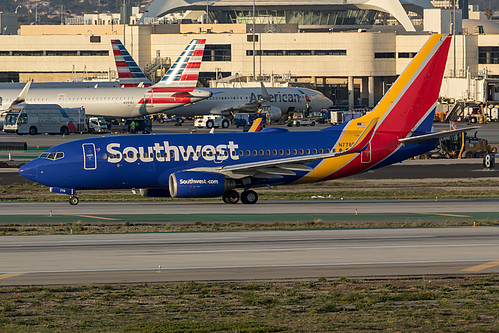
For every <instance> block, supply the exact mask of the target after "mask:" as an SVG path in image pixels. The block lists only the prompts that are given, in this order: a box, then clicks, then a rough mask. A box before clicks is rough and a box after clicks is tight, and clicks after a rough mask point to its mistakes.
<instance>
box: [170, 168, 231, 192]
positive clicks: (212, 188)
mask: <svg viewBox="0 0 499 333" xmlns="http://www.w3.org/2000/svg"><path fill="white" fill-rule="evenodd" d="M169 187H170V194H171V196H172V197H173V198H211V197H219V196H221V195H222V194H223V193H224V192H225V191H227V190H230V189H233V188H234V187H236V183H235V181H234V180H232V179H226V178H225V177H224V176H223V175H221V174H218V173H210V172H199V171H179V172H175V173H172V174H171V175H170V179H169Z"/></svg>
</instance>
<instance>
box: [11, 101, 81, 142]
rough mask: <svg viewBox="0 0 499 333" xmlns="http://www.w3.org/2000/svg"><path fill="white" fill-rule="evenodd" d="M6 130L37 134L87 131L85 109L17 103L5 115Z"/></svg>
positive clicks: (63, 133)
mask: <svg viewBox="0 0 499 333" xmlns="http://www.w3.org/2000/svg"><path fill="white" fill-rule="evenodd" d="M3 130H4V132H8V133H17V134H30V135H35V134H38V133H49V134H56V133H59V134H62V135H65V134H69V133H72V132H84V131H85V109H83V108H66V109H63V108H61V106H60V105H57V104H17V105H15V106H13V107H12V109H10V110H9V111H8V113H7V114H6V116H5V121H4V126H3Z"/></svg>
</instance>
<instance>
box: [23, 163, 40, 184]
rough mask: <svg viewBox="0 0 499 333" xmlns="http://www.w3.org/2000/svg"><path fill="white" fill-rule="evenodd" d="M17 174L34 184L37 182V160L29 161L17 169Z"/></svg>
mask: <svg viewBox="0 0 499 333" xmlns="http://www.w3.org/2000/svg"><path fill="white" fill-rule="evenodd" d="M19 174H20V175H21V176H23V177H24V178H28V179H29V180H31V181H34V182H36V181H37V180H38V159H35V160H33V161H30V162H28V163H26V164H25V165H23V166H22V167H21V168H19Z"/></svg>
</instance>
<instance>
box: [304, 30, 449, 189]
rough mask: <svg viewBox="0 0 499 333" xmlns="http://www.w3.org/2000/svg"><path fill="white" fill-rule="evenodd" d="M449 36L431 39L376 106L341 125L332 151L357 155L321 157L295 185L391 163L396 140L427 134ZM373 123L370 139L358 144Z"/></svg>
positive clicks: (430, 124) (431, 119)
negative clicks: (316, 164) (339, 133)
mask: <svg viewBox="0 0 499 333" xmlns="http://www.w3.org/2000/svg"><path fill="white" fill-rule="evenodd" d="M451 38H452V37H451V36H450V35H432V36H431V37H430V39H429V40H428V41H427V42H426V43H425V45H424V46H423V47H422V48H421V50H420V51H419V52H418V54H417V55H416V57H415V58H414V59H413V60H412V61H411V63H410V64H409V65H408V66H407V68H406V69H405V70H404V71H403V72H402V74H401V75H400V76H399V77H398V79H397V80H396V81H395V82H394V83H393V85H392V87H391V88H390V90H389V91H388V92H387V93H386V94H385V96H383V98H382V99H381V101H380V102H379V103H378V105H376V107H375V108H374V109H373V110H372V111H371V112H370V113H368V114H367V115H365V116H363V117H360V118H357V119H354V120H352V121H351V122H349V123H348V124H346V125H345V127H344V129H343V130H342V133H341V135H340V136H339V138H338V140H337V141H336V142H335V143H334V146H333V147H332V148H333V149H335V150H336V151H345V150H346V149H348V150H349V151H352V152H359V153H354V154H347V155H342V156H337V157H333V158H329V159H326V160H324V161H323V162H322V163H320V164H319V165H318V166H317V167H316V168H315V170H314V171H312V172H310V173H309V174H308V175H306V176H305V177H304V178H303V179H301V180H300V181H298V182H310V181H318V180H327V179H334V178H340V177H345V176H349V175H352V174H355V173H359V172H363V171H365V170H368V169H370V168H373V167H376V166H377V165H380V164H383V163H384V162H386V161H387V160H392V159H393V160H395V159H396V157H397V155H396V154H397V151H398V150H399V149H400V147H401V146H402V144H401V143H400V142H399V141H398V139H402V138H406V137H410V136H412V135H413V134H417V133H419V134H422V133H428V132H430V131H431V128H432V124H433V116H434V113H435V107H436V104H437V99H438V96H439V92H440V85H441V83H442V78H443V75H444V70H445V64H446V62H447V54H448V52H449V46H450V42H451ZM373 122H375V126H374V128H373V129H371V130H370V132H372V135H369V136H365V135H364V136H365V137H364V138H362V139H361V140H359V137H360V136H361V135H363V133H364V134H365V133H366V132H367V131H366V127H368V126H367V124H370V125H371V124H373ZM367 138H370V140H369V142H366V140H367ZM357 145H362V147H360V146H359V147H356V146H357Z"/></svg>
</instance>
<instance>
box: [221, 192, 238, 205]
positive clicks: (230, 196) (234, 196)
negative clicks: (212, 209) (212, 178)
mask: <svg viewBox="0 0 499 333" xmlns="http://www.w3.org/2000/svg"><path fill="white" fill-rule="evenodd" d="M222 199H223V201H224V202H225V203H226V204H236V203H237V202H238V201H239V193H238V192H237V191H236V190H229V191H226V192H225V193H224V194H223V195H222Z"/></svg>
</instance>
